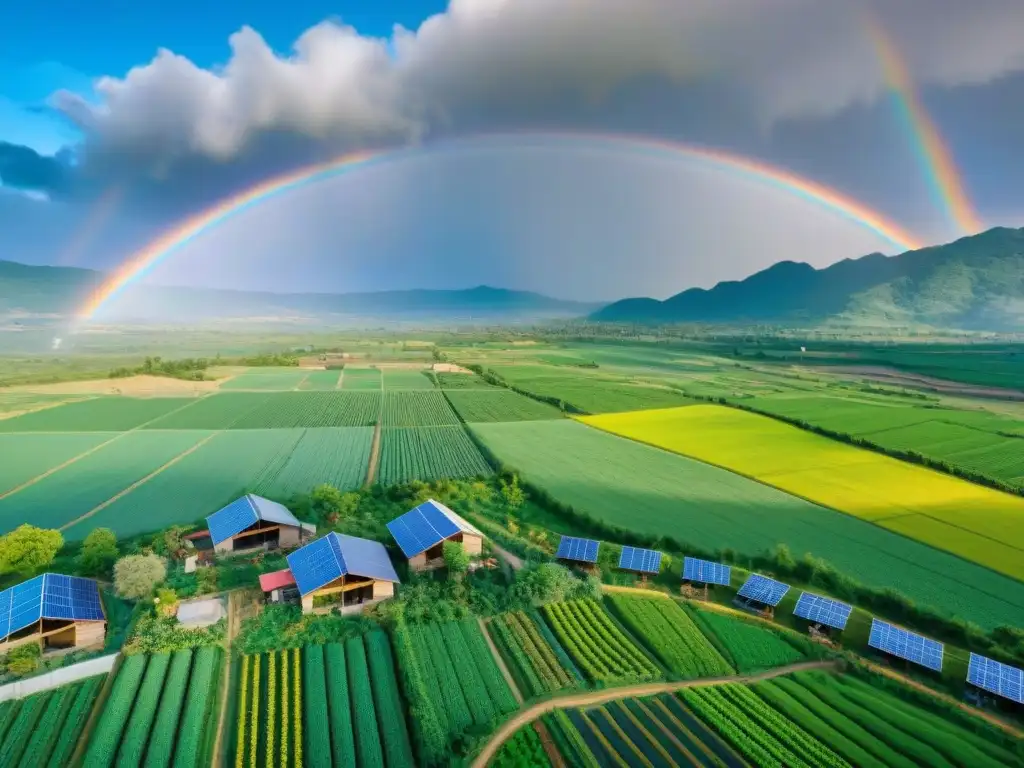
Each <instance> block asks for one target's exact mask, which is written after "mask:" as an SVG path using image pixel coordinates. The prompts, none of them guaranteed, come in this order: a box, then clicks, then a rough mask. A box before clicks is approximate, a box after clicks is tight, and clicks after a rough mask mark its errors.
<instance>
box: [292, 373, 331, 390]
mask: <svg viewBox="0 0 1024 768" xmlns="http://www.w3.org/2000/svg"><path fill="white" fill-rule="evenodd" d="M340 377H341V371H329V370H324V371H311V372H310V373H309V374H307V375H306V378H304V379H303V380H302V381H301V382H299V389H300V390H310V391H314V392H329V391H331V390H334V389H337V388H338V379H339V378H340Z"/></svg>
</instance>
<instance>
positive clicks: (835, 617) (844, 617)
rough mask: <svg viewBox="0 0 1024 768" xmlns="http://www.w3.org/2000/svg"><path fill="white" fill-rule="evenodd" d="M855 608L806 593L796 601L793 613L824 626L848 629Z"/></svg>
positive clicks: (828, 598)
mask: <svg viewBox="0 0 1024 768" xmlns="http://www.w3.org/2000/svg"><path fill="white" fill-rule="evenodd" d="M852 612H853V607H852V606H850V605H847V604H846V603H841V602H839V601H838V600H833V599H832V598H830V597H822V596H821V595H816V594H814V593H813V592H804V593H803V594H802V595H800V599H799V600H797V601H796V608H794V609H793V613H795V614H796V615H797V616H799V617H800V618H802V619H807V620H808V621H814V622H817V623H818V624H824V625H825V626H828V627H833V628H835V629H846V622H847V621H849V620H850V613H852Z"/></svg>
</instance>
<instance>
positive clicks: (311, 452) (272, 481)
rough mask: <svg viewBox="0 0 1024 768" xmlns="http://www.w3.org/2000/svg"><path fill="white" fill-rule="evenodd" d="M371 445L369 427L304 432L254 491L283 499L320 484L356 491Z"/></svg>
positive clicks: (368, 461) (364, 476)
mask: <svg viewBox="0 0 1024 768" xmlns="http://www.w3.org/2000/svg"><path fill="white" fill-rule="evenodd" d="M372 442H373V429H372V428H371V427H335V428H322V429H305V430H303V431H302V436H301V437H300V438H299V441H298V443H296V444H295V447H294V448H293V449H292V452H291V454H290V455H289V456H288V457H287V459H286V460H285V462H284V464H283V465H282V466H281V468H280V469H279V470H277V471H276V472H274V473H273V474H269V473H268V474H267V475H265V476H264V477H263V479H262V480H260V482H259V484H258V485H256V486H255V492H256V493H259V494H262V495H264V496H275V497H282V498H287V497H289V496H292V495H294V494H297V493H309V491H311V490H312V489H313V488H315V487H316V486H318V485H321V484H323V483H326V484H327V485H333V486H334V487H335V488H339V489H341V490H344V491H348V490H352V489H354V488H358V487H359V486H360V485H362V484H363V481H364V480H365V479H366V471H367V468H368V466H369V463H370V446H371V443H372Z"/></svg>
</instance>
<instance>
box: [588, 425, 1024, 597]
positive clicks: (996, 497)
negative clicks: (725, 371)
mask: <svg viewBox="0 0 1024 768" xmlns="http://www.w3.org/2000/svg"><path fill="white" fill-rule="evenodd" d="M585 421H586V423H588V424H591V425H592V426H596V427H599V428H601V429H605V430H607V431H609V432H613V433H614V434H618V435H622V436H624V437H629V438H632V439H635V440H639V441H641V442H645V443H649V444H652V445H656V446H658V447H660V448H665V449H667V450H672V451H676V452H678V453H681V454H685V455H687V456H692V457H694V458H697V459H701V460H703V461H707V462H710V463H712V464H716V465H718V466H721V467H725V468H727V469H730V470H733V471H735V472H739V473H741V474H744V475H747V476H749V477H754V478H756V479H757V480H760V481H761V482H764V483H767V484H769V485H773V486H775V487H776V488H779V489H781V490H784V491H788V492H790V493H793V494H796V495H798V496H801V497H803V498H806V499H809V500H811V501H813V502H816V503H818V504H822V505H824V506H828V507H830V508H832V509H836V510H840V511H842V512H845V513H847V514H849V515H851V516H854V517H858V518H860V519H863V520H868V521H870V522H873V523H874V524H876V525H878V526H881V527H883V528H889V529H891V530H895V531H898V532H899V533H902V534H904V535H906V536H908V537H910V538H914V539H917V540H918V541H921V542H922V543H925V544H929V545H931V546H933V547H936V548H938V549H944V550H946V551H949V552H952V553H953V554H955V555H958V556H960V557H962V558H964V559H966V560H971V561H973V562H976V563H978V564H980V565H984V566H986V567H989V568H992V569H993V570H997V571H999V572H1001V573H1004V574H1006V575H1008V576H1012V577H1014V578H1017V579H1024V499H1022V498H1019V497H1017V496H1012V495H1010V494H1007V493H1001V492H999V491H994V490H991V489H989V488H984V487H981V486H978V485H974V484H972V483H968V482H966V481H964V480H960V479H958V478H953V477H949V476H948V475H943V474H940V473H938V472H933V471H931V470H928V469H924V468H922V467H917V466H914V465H911V464H905V463H903V462H901V461H898V460H896V459H892V458H889V457H887V456H882V455H880V454H877V453H873V452H871V451H866V450H862V449H859V448H854V447H852V446H849V445H846V444H844V443H838V442H835V441H832V440H829V439H828V438H824V437H821V436H819V435H815V434H812V433H809V432H805V431H803V430H801V429H798V428H797V427H792V426H790V425H788V424H783V423H781V422H778V421H775V420H773V419H770V418H767V417H765V416H760V415H757V414H752V413H746V412H744V411H738V410H735V409H731V408H724V407H721V406H714V405H700V406H692V407H689V408H679V409H672V410H666V411H654V412H651V411H648V412H642V413H641V412H638V413H630V414H617V415H613V416H599V417H591V418H587V419H585ZM766 445H770V446H772V450H771V451H765V450H764V449H763V446H766Z"/></svg>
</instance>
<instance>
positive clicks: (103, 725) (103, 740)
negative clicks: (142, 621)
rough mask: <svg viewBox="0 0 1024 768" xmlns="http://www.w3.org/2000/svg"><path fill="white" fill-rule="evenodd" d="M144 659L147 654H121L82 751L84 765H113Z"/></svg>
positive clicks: (133, 701)
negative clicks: (111, 682)
mask: <svg viewBox="0 0 1024 768" xmlns="http://www.w3.org/2000/svg"><path fill="white" fill-rule="evenodd" d="M147 660H148V657H147V656H142V655H139V656H127V657H125V659H124V661H123V663H122V664H121V668H120V669H119V670H118V672H117V677H116V678H114V685H113V687H112V688H111V690H110V697H109V698H108V699H107V703H106V705H105V706H104V707H103V713H102V714H101V715H100V719H99V721H98V722H97V723H96V728H95V729H94V730H93V733H92V740H91V741H90V742H89V749H88V750H87V751H86V753H85V765H88V766H104V768H109V766H110V765H112V764H113V762H114V758H115V757H116V755H117V748H118V746H119V745H120V743H121V733H122V731H123V730H124V727H125V724H126V723H127V722H128V717H129V715H130V714H131V711H132V706H133V705H134V704H135V695H136V693H137V692H138V690H139V685H140V684H141V683H142V675H143V673H144V672H145V669H146V662H147Z"/></svg>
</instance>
